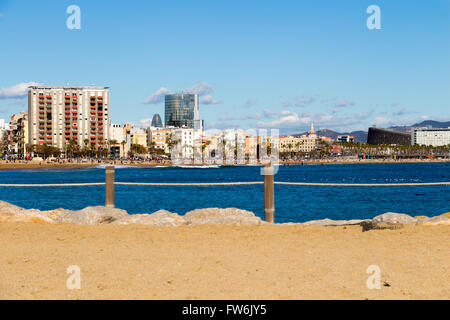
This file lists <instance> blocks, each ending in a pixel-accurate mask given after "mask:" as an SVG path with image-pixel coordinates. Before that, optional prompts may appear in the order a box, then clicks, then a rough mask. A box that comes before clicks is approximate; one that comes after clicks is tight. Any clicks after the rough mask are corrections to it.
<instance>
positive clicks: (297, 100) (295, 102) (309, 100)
mask: <svg viewBox="0 0 450 320" xmlns="http://www.w3.org/2000/svg"><path fill="white" fill-rule="evenodd" d="M315 101H316V98H315V97H313V96H308V95H302V96H296V97H294V98H292V99H291V100H289V101H285V102H283V107H284V108H287V107H291V106H292V107H299V108H303V107H307V106H309V105H311V104H313V103H314V102H315Z"/></svg>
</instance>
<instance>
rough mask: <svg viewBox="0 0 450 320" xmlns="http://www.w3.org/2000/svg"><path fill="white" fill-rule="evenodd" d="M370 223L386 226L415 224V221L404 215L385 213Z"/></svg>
mask: <svg viewBox="0 0 450 320" xmlns="http://www.w3.org/2000/svg"><path fill="white" fill-rule="evenodd" d="M372 222H373V223H387V224H416V223H417V219H415V218H413V217H411V216H409V215H407V214H404V213H394V212H386V213H383V214H382V215H379V216H376V217H375V218H373V219H372Z"/></svg>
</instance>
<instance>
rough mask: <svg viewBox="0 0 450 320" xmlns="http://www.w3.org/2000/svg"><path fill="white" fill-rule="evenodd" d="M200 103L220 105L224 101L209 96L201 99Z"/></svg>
mask: <svg viewBox="0 0 450 320" xmlns="http://www.w3.org/2000/svg"><path fill="white" fill-rule="evenodd" d="M200 103H203V104H219V103H222V101H220V100H216V99H214V98H213V97H212V96H210V95H207V96H204V97H201V98H200Z"/></svg>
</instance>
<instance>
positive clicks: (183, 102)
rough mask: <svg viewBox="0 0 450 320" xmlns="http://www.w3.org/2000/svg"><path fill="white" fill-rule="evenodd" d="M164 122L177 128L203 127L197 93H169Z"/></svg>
mask: <svg viewBox="0 0 450 320" xmlns="http://www.w3.org/2000/svg"><path fill="white" fill-rule="evenodd" d="M164 123H165V125H166V126H173V127H176V128H182V127H186V128H190V129H202V128H203V120H200V119H199V111H198V95H197V94H183V93H182V94H168V95H166V96H165V114H164Z"/></svg>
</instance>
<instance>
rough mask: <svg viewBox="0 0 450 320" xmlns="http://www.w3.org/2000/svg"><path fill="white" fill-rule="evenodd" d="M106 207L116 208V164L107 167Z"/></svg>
mask: <svg viewBox="0 0 450 320" xmlns="http://www.w3.org/2000/svg"><path fill="white" fill-rule="evenodd" d="M105 182H106V183H105V207H108V208H114V206H115V203H114V166H107V167H106V168H105Z"/></svg>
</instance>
